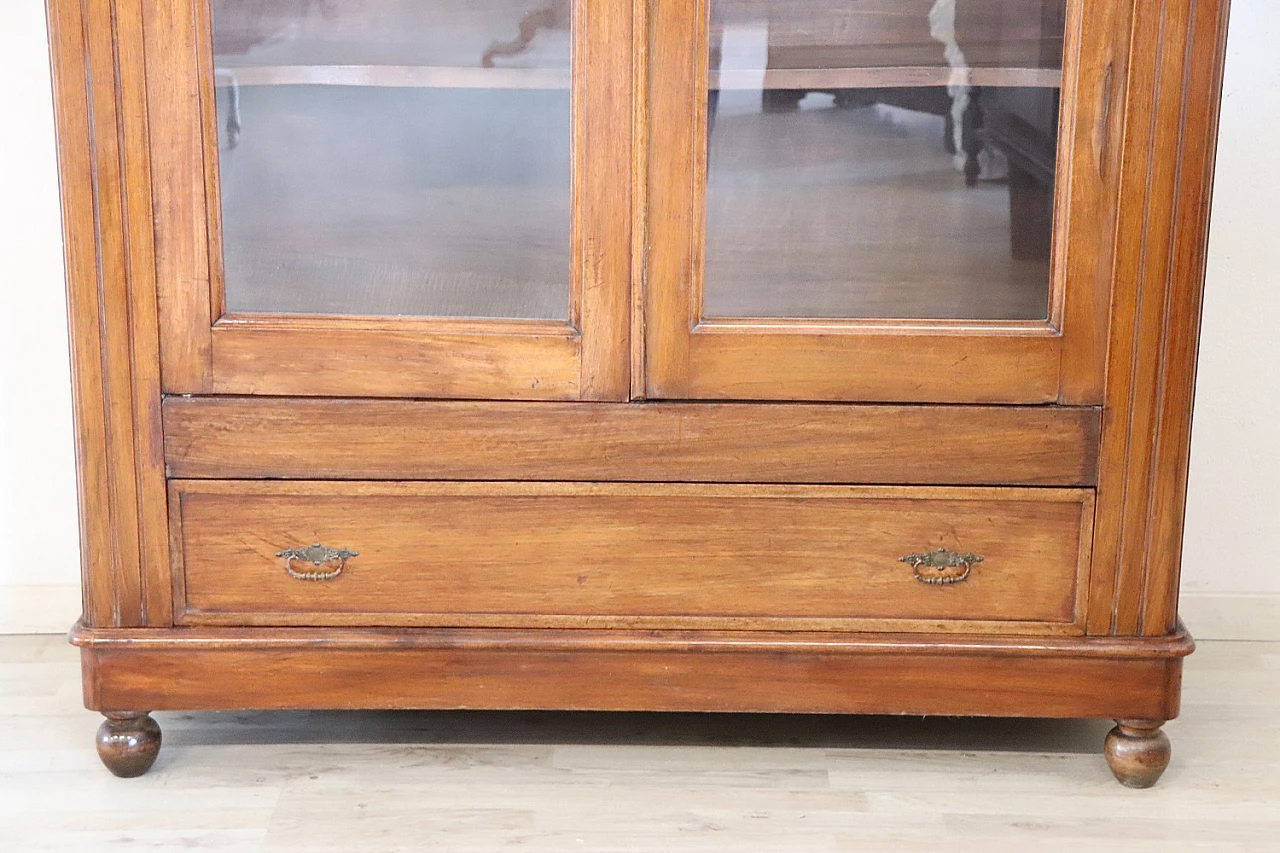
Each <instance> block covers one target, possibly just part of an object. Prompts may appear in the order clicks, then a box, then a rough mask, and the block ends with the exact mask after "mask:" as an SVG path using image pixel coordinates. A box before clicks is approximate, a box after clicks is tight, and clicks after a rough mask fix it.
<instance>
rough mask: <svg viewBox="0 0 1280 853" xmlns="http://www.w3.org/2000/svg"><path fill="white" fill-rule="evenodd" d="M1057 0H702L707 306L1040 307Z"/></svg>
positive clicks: (970, 314) (1004, 314)
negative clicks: (707, 40)
mask: <svg viewBox="0 0 1280 853" xmlns="http://www.w3.org/2000/svg"><path fill="white" fill-rule="evenodd" d="M1065 5H1066V3H1065V0H843V1H842V2H836V0H798V2H795V3H787V4H776V3H766V2H763V0H712V4H711V68H710V74H709V77H708V85H709V91H708V93H707V101H708V111H709V120H708V150H707V211H706V269H705V284H704V288H705V290H704V294H703V296H704V298H703V313H704V316H708V317H779V318H794V317H813V318H902V319H935V318H936V319H996V320H999V319H1003V320H1042V319H1045V318H1046V317H1047V316H1048V309H1049V284H1050V255H1051V243H1052V232H1053V204H1054V179H1055V159H1056V149H1057V130H1058V112H1059V92H1060V87H1061V65H1062V50H1063V27H1064V14H1065Z"/></svg>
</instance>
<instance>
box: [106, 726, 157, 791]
mask: <svg viewBox="0 0 1280 853" xmlns="http://www.w3.org/2000/svg"><path fill="white" fill-rule="evenodd" d="M103 716H104V717H106V719H105V720H103V722H102V725H101V726H99V727H98V737H97V746H98V757H99V758H101V759H102V763H103V764H105V765H107V769H108V770H110V771H111V772H112V773H114V774H116V775H117V776H121V777H123V778H126V779H128V778H131V777H133V776H141V775H142V774H143V773H146V772H147V771H148V770H150V769H151V765H152V764H155V761H156V756H157V755H158V754H159V753H160V726H159V725H158V724H157V723H156V721H155V720H153V719H151V715H150V714H148V713H147V712H146V711H109V712H106V713H104V714H103Z"/></svg>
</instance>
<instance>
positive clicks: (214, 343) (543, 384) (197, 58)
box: [135, 0, 632, 400]
mask: <svg viewBox="0 0 1280 853" xmlns="http://www.w3.org/2000/svg"><path fill="white" fill-rule="evenodd" d="M144 6H145V7H146V9H145V16H146V20H147V41H146V51H147V57H148V61H147V63H146V68H147V73H148V74H149V75H150V76H149V83H148V85H149V91H150V93H151V97H152V100H153V102H154V103H155V104H156V105H157V107H158V108H157V109H153V110H152V111H151V114H150V116H149V125H150V128H151V132H152V138H153V139H155V140H159V141H160V144H157V145H155V146H154V147H153V149H152V168H153V172H154V174H155V176H156V184H157V189H156V232H157V243H156V245H157V258H156V260H157V265H158V268H159V278H158V280H159V283H160V286H159V296H160V300H159V301H160V316H161V329H162V346H161V352H162V360H163V364H164V371H163V373H164V387H165V390H167V391H170V392H174V393H188V394H198V393H207V392H215V393H221V394H228V393H239V394H272V395H280V394H309V395H321V396H354V395H360V396H385V397H396V396H401V397H405V396H407V397H474V398H493V399H542V400H577V399H592V400H625V399H626V398H627V395H628V391H629V386H630V363H629V346H630V345H629V335H630V330H629V327H630V289H629V287H630V272H631V245H630V228H631V215H630V213H631V211H630V207H631V204H630V197H631V182H630V180H629V176H630V173H631V165H632V151H631V134H630V127H631V119H632V84H631V72H632V61H631V57H630V56H629V55H628V54H627V52H626V51H618V50H615V49H614V48H613V45H614V44H616V43H622V44H627V43H629V42H630V39H631V26H632V16H631V10H630V9H626V8H622V7H619V6H618V5H617V4H613V3H606V2H601V0H583V2H582V3H579V4H576V7H577V11H576V12H575V18H574V20H575V23H574V27H573V38H574V41H575V47H574V51H573V55H574V69H573V79H574V81H575V82H574V97H573V106H572V111H573V116H572V126H573V130H572V133H573V141H572V146H571V150H572V152H573V153H572V157H573V165H572V173H573V176H574V183H573V189H572V192H573V202H572V220H573V221H572V227H571V238H570V256H571V258H572V263H571V265H570V277H571V286H570V306H569V320H568V322H567V323H565V324H562V325H561V326H560V327H558V328H556V329H553V330H550V331H547V330H542V329H537V328H535V329H530V328H529V324H525V323H521V322H511V323H502V322H490V323H487V324H479V325H481V326H483V327H482V328H466V327H462V326H460V324H458V323H455V322H452V321H450V320H447V319H441V320H438V321H437V320H432V319H427V318H415V319H413V320H411V321H407V322H405V323H402V324H395V323H394V321H392V320H389V319H388V318H381V319H379V320H377V321H373V322H361V320H360V319H359V318H356V319H355V320H354V322H353V320H351V319H347V318H315V317H312V318H300V319H299V320H297V321H296V322H295V321H293V320H291V319H285V318H282V317H279V316H263V317H254V316H249V317H240V318H237V321H236V322H220V320H221V318H222V311H223V305H224V299H223V288H222V281H221V269H222V264H221V258H220V253H221V246H220V245H219V242H220V240H219V235H220V233H221V224H220V210H219V205H218V186H217V180H216V176H217V164H216V161H217V145H216V135H215V134H214V132H213V128H214V126H215V116H214V111H213V107H212V104H213V98H214V95H213V86H214V81H213V74H212V55H211V51H212V46H211V45H210V44H209V43H208V39H207V32H208V26H209V23H208V16H207V8H206V7H205V6H204V5H203V4H199V3H194V2H192V0H147V2H146V3H145V4H144ZM135 47H136V45H135ZM138 57H139V59H140V57H141V54H140V52H139V54H138ZM620 177H621V178H623V179H622V180H619V178H620ZM473 325H476V324H473ZM544 325H545V324H544Z"/></svg>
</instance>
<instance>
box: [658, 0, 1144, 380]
mask: <svg viewBox="0 0 1280 853" xmlns="http://www.w3.org/2000/svg"><path fill="white" fill-rule="evenodd" d="M1083 6H1084V4H1083V3H1074V4H1073V5H1072V7H1071V8H1072V10H1073V11H1072V16H1071V20H1072V21H1073V22H1074V24H1073V26H1074V29H1073V30H1072V32H1071V37H1070V39H1069V41H1068V46H1067V51H1068V64H1067V67H1068V70H1069V71H1075V70H1078V72H1079V73H1077V74H1076V75H1075V76H1074V77H1073V78H1072V80H1071V81H1070V83H1069V85H1068V88H1067V91H1068V92H1069V93H1075V92H1076V91H1077V88H1080V89H1084V90H1090V91H1092V90H1093V89H1095V88H1098V89H1100V88H1102V87H1101V86H1100V84H1099V80H1100V79H1101V77H1102V76H1104V72H1105V69H1102V68H1098V67H1096V66H1095V65H1094V64H1093V62H1092V59H1093V57H1094V55H1095V54H1097V53H1098V52H1099V50H1100V47H1099V46H1100V45H1104V48H1103V49H1105V44H1110V40H1111V39H1112V38H1122V34H1121V35H1116V34H1115V33H1113V32H1112V31H1111V30H1109V29H1107V28H1105V27H1101V28H1099V27H1093V26H1090V27H1083V26H1081V25H1080V24H1081V21H1082V16H1083ZM707 40H708V24H707V13H706V3H705V2H704V3H701V4H698V6H697V7H694V6H690V5H689V4H682V3H679V2H674V0H672V2H667V0H658V2H655V4H654V5H653V10H652V22H651V31H650V45H649V46H650V55H651V57H652V60H651V73H650V77H649V88H648V99H649V111H650V116H651V121H652V122H653V123H654V124H655V125H657V126H661V127H663V129H664V132H663V134H662V137H661V139H660V140H655V141H654V143H653V144H651V145H650V147H649V158H648V172H647V174H648V209H647V216H648V230H649V239H648V241H647V244H646V245H647V256H646V270H647V273H648V275H647V280H646V306H647V310H646V318H645V326H646V335H647V340H646V354H645V357H646V370H647V395H648V397H650V398H653V399H676V398H693V399H785V400H859V401H877V402H925V401H932V402H950V403H964V402H970V403H975V402H978V403H1004V404H1009V403H1019V402H1021V403H1043V402H1052V401H1056V400H1058V399H1059V398H1060V396H1061V393H1062V385H1061V383H1060V376H1059V373H1060V369H1061V368H1062V366H1063V353H1064V349H1063V348H1064V346H1067V344H1064V341H1065V340H1066V338H1065V337H1064V334H1067V335H1072V336H1075V335H1080V336H1081V340H1080V341H1079V342H1076V341H1074V340H1073V341H1072V343H1071V344H1070V347H1071V352H1072V353H1073V355H1072V357H1071V358H1070V359H1069V360H1068V362H1067V363H1068V365H1069V366H1070V367H1071V369H1072V370H1075V371H1077V372H1079V371H1083V373H1078V375H1075V376H1074V378H1073V380H1072V382H1073V386H1072V387H1073V389H1074V390H1073V392H1072V396H1073V397H1074V398H1076V399H1078V400H1080V401H1084V402H1088V401H1090V399H1091V398H1092V399H1093V400H1095V401H1096V399H1097V398H1098V396H1099V394H1097V393H1093V392H1091V391H1090V390H1089V389H1090V387H1091V386H1096V385H1097V384H1098V383H1100V377H1101V368H1102V363H1101V358H1100V357H1099V353H1100V352H1101V338H1100V337H1098V336H1097V335H1096V334H1095V330H1094V329H1093V328H1092V327H1091V326H1089V325H1088V323H1087V322H1085V321H1081V319H1080V318H1081V316H1082V315H1089V314H1090V312H1093V311H1095V309H1096V306H1097V305H1099V304H1105V301H1106V297H1105V292H1106V285H1107V284H1108V281H1107V280H1105V279H1101V280H1100V279H1099V278H1098V277H1097V276H1094V277H1091V278H1089V277H1085V278H1081V279H1079V280H1078V281H1077V280H1076V279H1075V277H1074V276H1072V279H1071V281H1072V283H1071V287H1072V288H1073V289H1074V288H1080V289H1081V290H1082V291H1087V293H1082V294H1081V295H1080V296H1078V297H1074V299H1075V300H1076V303H1078V304H1075V305H1073V306H1071V309H1070V312H1069V315H1070V316H1072V317H1073V318H1075V319H1074V321H1073V323H1072V324H1071V329H1069V330H1066V331H1065V332H1064V328H1063V326H1062V322H1063V318H1064V316H1065V315H1064V312H1066V311H1067V305H1066V301H1065V296H1064V295H1063V294H1064V289H1065V288H1066V283H1067V279H1068V271H1070V270H1072V269H1073V267H1072V266H1071V264H1070V263H1069V262H1068V259H1069V256H1071V255H1073V253H1076V252H1078V253H1079V254H1080V256H1081V259H1082V262H1087V260H1088V259H1089V258H1093V257H1096V254H1097V252H1096V249H1095V247H1094V244H1095V243H1106V242H1107V241H1109V239H1110V236H1111V235H1110V232H1109V231H1108V230H1107V225H1106V223H1105V221H1104V222H1099V221H1098V220H1097V218H1096V217H1094V216H1093V215H1092V214H1091V213H1090V207H1091V206H1093V205H1094V204H1096V198H1097V197H1098V195H1099V193H1100V192H1101V191H1100V190H1099V188H1098V182H1099V180H1100V179H1101V175H1099V173H1098V172H1097V170H1093V171H1092V172H1090V171H1089V170H1086V169H1084V168H1079V169H1076V168H1075V166H1076V164H1077V163H1078V164H1080V165H1081V166H1083V165H1084V164H1085V163H1091V162H1092V159H1093V157H1094V155H1093V153H1092V150H1091V149H1084V148H1080V147H1078V146H1075V145H1073V144H1067V145H1062V146H1060V151H1062V152H1063V154H1062V159H1063V161H1064V162H1063V163H1062V164H1061V166H1060V172H1062V173H1064V174H1068V173H1069V174H1071V175H1072V176H1073V177H1072V179H1071V180H1070V181H1063V182H1061V185H1062V186H1064V187H1065V188H1066V189H1065V191H1064V192H1062V193H1061V195H1062V197H1063V199H1064V200H1063V201H1062V202H1060V204H1059V205H1058V211H1059V217H1058V219H1059V223H1058V231H1059V232H1060V234H1059V237H1058V241H1057V243H1058V249H1057V256H1058V260H1057V262H1056V264H1055V269H1056V270H1057V271H1056V273H1055V277H1054V282H1055V283H1054V294H1055V295H1054V296H1053V298H1052V304H1053V307H1052V310H1051V313H1050V320H1049V321H1048V322H1039V323H1027V322H1022V323H1000V322H981V321H960V322H956V321H918V320H917V321H883V322H873V321H865V320H851V321H844V322H842V321H832V320H827V321H821V322H819V321H809V322H806V321H804V320H795V321H792V320H783V319H778V320H738V321H736V322H725V321H708V320H706V319H705V318H704V316H703V312H702V309H701V302H702V298H701V294H702V277H703V268H704V265H705V245H704V243H705V240H704V236H703V235H704V233H705V221H704V220H705V211H704V207H705V205H704V194H705V177H706V159H707V152H706V144H705V141H704V140H705V139H706V135H707V123H708V119H707V108H706V106H705V105H706V98H705V96H704V95H705V92H706V90H707V85H708V80H709V77H708V72H707V66H708V64H709V62H708V56H709V50H710V48H709V46H708V43H707ZM1081 97H1083V96H1081ZM1089 97H1090V98H1092V95H1089ZM1099 109H1101V104H1100V102H1099V104H1097V105H1094V106H1090V107H1086V108H1081V109H1078V110H1069V111H1068V112H1067V113H1066V114H1065V115H1064V121H1063V124H1062V128H1063V129H1062V133H1063V134H1064V136H1063V138H1064V139H1068V140H1073V141H1074V140H1075V139H1076V134H1077V133H1078V131H1077V127H1078V125H1079V124H1080V123H1081V122H1083V123H1084V124H1086V125H1088V126H1089V127H1090V128H1092V127H1093V124H1090V120H1091V119H1092V118H1095V117H1096V114H1097V112H1098V110H1099ZM1094 124H1096V122H1094ZM1091 176H1092V177H1091ZM1074 193H1079V194H1080V196H1081V198H1080V199H1079V203H1078V204H1074V205H1073V196H1072V194H1074ZM1075 229H1079V231H1080V234H1079V236H1077V234H1076V230H1075ZM780 239H782V238H780ZM1080 387H1083V388H1084V389H1085V390H1084V391H1083V392H1080V391H1079V390H1078V388H1080Z"/></svg>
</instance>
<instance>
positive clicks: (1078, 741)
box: [0, 636, 1280, 853]
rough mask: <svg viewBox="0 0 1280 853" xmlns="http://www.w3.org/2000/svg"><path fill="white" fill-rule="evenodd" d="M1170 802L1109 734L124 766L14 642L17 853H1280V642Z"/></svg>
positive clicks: (605, 731) (41, 657)
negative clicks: (1106, 752) (117, 770)
mask: <svg viewBox="0 0 1280 853" xmlns="http://www.w3.org/2000/svg"><path fill="white" fill-rule="evenodd" d="M1185 691H1186V692H1185V702H1184V709H1183V716H1182V718H1181V719H1179V720H1177V721H1174V722H1173V723H1170V724H1169V726H1168V731H1169V734H1170V736H1171V737H1172V739H1173V746H1174V760H1173V765H1172V766H1171V767H1170V769H1169V771H1168V773H1166V775H1165V777H1164V779H1163V780H1161V782H1160V784H1159V785H1158V786H1157V787H1156V788H1154V789H1152V790H1149V791H1130V790H1127V789H1125V788H1122V787H1120V786H1119V785H1117V784H1116V783H1115V782H1114V781H1112V780H1111V778H1110V774H1109V773H1108V772H1107V768H1106V765H1105V763H1104V762H1103V759H1102V755H1101V744H1102V738H1103V735H1104V734H1105V733H1106V731H1107V728H1108V724H1107V723H1105V722H1100V721H1067V722H1061V721H1059V722H1051V721H1020V720H952V719H919V718H885V717H805V716H750V715H733V716H712V715H689V714H581V713H579V714H562V713H519V714H515V713H510V714H509V713H441V712H324V713H318V712H296V713H293V712H274V713H200V714H175V713H166V714H156V718H157V720H158V721H159V722H160V725H161V726H162V727H163V728H164V736H165V744H164V748H163V750H162V751H161V753H160V759H159V761H158V762H157V763H156V766H155V767H154V768H153V769H152V771H151V773H150V774H148V775H147V776H144V777H142V778H140V779H134V780H118V779H115V778H113V777H112V776H110V775H109V774H108V773H107V771H106V770H105V769H103V768H102V766H101V765H100V764H99V763H98V759H97V757H96V756H95V754H94V751H93V747H92V738H93V733H94V730H95V729H96V727H97V725H98V721H99V717H98V716H97V715H96V714H93V713H91V712H88V711H85V710H83V709H82V708H81V707H80V684H79V667H78V660H77V656H76V653H75V651H74V650H73V649H72V648H71V647H70V646H68V645H67V644H66V642H65V640H64V639H63V638H62V637H49V636H42V637H30V636H28V637H0V726H2V727H3V731H5V732H6V736H5V738H4V740H3V742H2V743H0V851H24V853H26V851H51V850H56V851H63V850H66V851H72V850H74V851H78V853H85V851H114V850H143V851H162V850H184V851H185V850H234V851H257V850H263V851H307V853H324V852H325V851H425V850H430V851H495V850H505V849H511V848H516V849H520V850H531V851H566V850H584V851H646V853H647V851H663V853H666V851H694V850H696V851H717V850H726V851H729V850H731V851H804V853H808V851H859V853H863V852H864V851H877V850H946V851H964V850H976V851H983V853H994V851H1006V850H1008V851H1028V850H1035V851H1037V853H1040V851H1049V850H1071V851H1091V850H1106V851H1117V850H1125V851H1127V850H1152V851H1154V850H1160V851H1170V850H1177V851H1184V850H1213V851H1228V850H1280V716H1278V715H1277V714H1276V713H1275V707H1276V705H1277V704H1278V703H1280V644H1277V643H1222V642H1205V643H1202V644H1201V645H1200V648H1199V650H1198V651H1197V652H1196V654H1194V655H1193V656H1192V657H1191V658H1190V659H1189V660H1188V670H1187V673H1186V678H1185Z"/></svg>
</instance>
